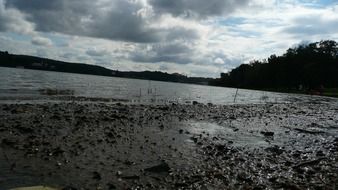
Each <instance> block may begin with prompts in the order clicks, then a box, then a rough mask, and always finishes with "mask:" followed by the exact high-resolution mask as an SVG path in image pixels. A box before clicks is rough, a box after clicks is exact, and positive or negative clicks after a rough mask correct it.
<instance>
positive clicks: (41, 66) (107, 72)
mask: <svg viewBox="0 0 338 190" xmlns="http://www.w3.org/2000/svg"><path fill="white" fill-rule="evenodd" d="M0 67H9V68H22V69H32V70H42V71H56V72H64V73H76V74H88V75H97V76H108V77H120V78H132V79H141V80H154V81H164V82H178V83H187V84H199V85H208V83H209V81H210V80H211V79H212V78H203V77H187V76H185V75H182V74H180V73H172V74H169V73H165V72H160V71H140V72H136V71H118V70H111V69H107V68H105V67H101V66H97V65H89V64H83V63H69V62H63V61H57V60H52V59H47V58H41V57H35V56H28V55H15V54H9V53H8V52H1V51H0Z"/></svg>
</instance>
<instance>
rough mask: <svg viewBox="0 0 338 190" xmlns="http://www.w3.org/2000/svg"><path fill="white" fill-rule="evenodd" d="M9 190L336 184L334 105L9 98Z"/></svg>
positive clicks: (4, 173)
mask: <svg viewBox="0 0 338 190" xmlns="http://www.w3.org/2000/svg"><path fill="white" fill-rule="evenodd" d="M0 117H1V121H0V150H1V152H0V187H1V188H0V189H10V188H14V187H22V186H37V185H47V186H50V187H54V188H57V189H65V190H66V189H336V188H337V186H338V162H337V159H338V107H337V104H332V103H323V102H321V103H319V104H318V103H289V104H284V103H283V104H272V103H268V104H258V105H257V104H256V105H226V106H221V105H213V104H208V105H205V104H199V103H198V102H194V103H193V104H190V105H183V104H170V105H142V104H137V105H133V104H124V103H110V104H107V103H103V102H102V103H100V102H92V103H90V102H79V101H73V102H50V103H37V104H25V103H23V104H9V103H6V104H0Z"/></svg>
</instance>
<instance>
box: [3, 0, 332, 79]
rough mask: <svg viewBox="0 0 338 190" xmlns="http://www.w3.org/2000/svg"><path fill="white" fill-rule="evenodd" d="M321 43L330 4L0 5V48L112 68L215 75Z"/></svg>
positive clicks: (55, 1) (257, 0) (215, 0)
mask: <svg viewBox="0 0 338 190" xmlns="http://www.w3.org/2000/svg"><path fill="white" fill-rule="evenodd" d="M323 39H331V40H336V41H338V1H337V0H308V1H307V0H95V1H94V0H0V50H2V51H9V52H10V53H14V54H28V55H37V56H42V57H47V58H52V59H58V60H63V61H71V62H82V63H88V64H96V65H100V66H104V67H108V68H111V69H118V70H135V71H141V70H160V71H163V72H170V73H173V72H178V73H182V74H186V75H188V76H208V77H218V76H219V73H220V72H227V71H229V70H231V69H232V68H234V67H236V66H238V65H240V64H241V63H248V62H249V61H250V60H253V59H262V58H266V57H268V56H269V55H271V54H277V55H279V54H282V53H283V52H284V51H285V50H286V49H287V48H288V47H292V46H295V45H297V44H300V43H308V42H314V41H319V40H323Z"/></svg>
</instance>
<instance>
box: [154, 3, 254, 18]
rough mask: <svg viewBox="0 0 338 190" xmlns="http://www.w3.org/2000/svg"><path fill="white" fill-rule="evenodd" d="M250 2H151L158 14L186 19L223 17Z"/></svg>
mask: <svg viewBox="0 0 338 190" xmlns="http://www.w3.org/2000/svg"><path fill="white" fill-rule="evenodd" d="M248 2H249V0H175V1H173V0H149V3H150V4H151V5H152V6H153V7H154V10H155V11H156V12H157V13H160V14H162V13H169V14H172V15H174V16H183V17H186V18H206V17H209V16H221V15H227V14H230V13H232V12H234V11H235V10H236V9H238V8H240V7H243V6H246V5H247V4H248Z"/></svg>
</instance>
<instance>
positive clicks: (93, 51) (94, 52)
mask: <svg viewBox="0 0 338 190" xmlns="http://www.w3.org/2000/svg"><path fill="white" fill-rule="evenodd" d="M86 54H87V55H89V56H93V57H102V56H105V55H107V54H108V52H107V51H106V50H96V49H90V50H87V51H86Z"/></svg>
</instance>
